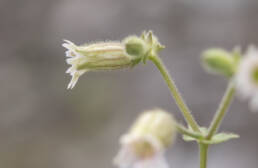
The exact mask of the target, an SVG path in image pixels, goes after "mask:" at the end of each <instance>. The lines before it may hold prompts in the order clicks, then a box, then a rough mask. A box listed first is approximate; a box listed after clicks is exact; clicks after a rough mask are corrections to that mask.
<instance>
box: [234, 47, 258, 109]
mask: <svg viewBox="0 0 258 168" xmlns="http://www.w3.org/2000/svg"><path fill="white" fill-rule="evenodd" d="M236 83H237V85H236V86H237V89H238V92H239V93H240V95H241V97H243V98H244V99H250V102H249V106H250V108H251V110H252V111H257V110H258V49H257V48H256V47H254V46H250V47H249V48H248V50H247V52H246V54H245V55H244V58H243V59H242V60H241V62H240V65H239V68H238V72H237V74H236Z"/></svg>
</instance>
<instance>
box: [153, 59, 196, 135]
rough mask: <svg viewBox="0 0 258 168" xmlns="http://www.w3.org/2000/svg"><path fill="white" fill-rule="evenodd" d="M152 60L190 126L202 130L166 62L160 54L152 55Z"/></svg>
mask: <svg viewBox="0 0 258 168" xmlns="http://www.w3.org/2000/svg"><path fill="white" fill-rule="evenodd" d="M150 60H151V61H152V62H153V63H154V64H155V65H156V67H157V68H158V69H159V71H160V72H161V74H162V76H163V78H164V80H165V82H166V83H167V85H168V88H169V90H170V92H171V94H172V96H173V97H174V99H175V101H176V103H177V105H178V107H179V109H180V110H181V112H182V114H183V116H184V118H185V120H186V121H187V123H188V124H189V125H190V127H191V128H192V129H193V130H194V131H196V132H200V129H199V126H198V124H197V122H196V121H195V119H194V118H193V116H192V114H191V112H190V110H189V108H188V107H187V105H186V104H185V102H184V100H183V98H182V96H181V95H180V93H179V91H178V89H177V87H176V85H175V82H174V81H173V79H172V78H171V76H170V75H169V73H168V70H167V68H166V66H165V65H164V63H163V62H162V60H161V59H160V58H159V57H158V56H151V57H150Z"/></svg>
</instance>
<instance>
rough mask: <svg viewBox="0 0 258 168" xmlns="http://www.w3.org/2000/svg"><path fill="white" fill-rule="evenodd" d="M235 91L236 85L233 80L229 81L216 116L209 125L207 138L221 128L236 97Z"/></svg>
mask: <svg viewBox="0 0 258 168" xmlns="http://www.w3.org/2000/svg"><path fill="white" fill-rule="evenodd" d="M234 93H235V85H234V83H233V82H232V81H231V82H230V83H229V85H228V88H227V90H226V93H225V95H224V97H223V99H222V101H221V103H220V105H219V108H218V110H217V112H216V114H215V116H214V117H213V120H212V122H211V125H210V127H209V131H208V134H207V136H206V138H207V139H211V138H212V136H213V135H214V134H215V133H216V131H217V129H218V128H219V126H220V124H221V121H222V120H223V118H224V116H225V114H226V112H227V109H228V108H229V106H230V103H231V101H232V99H233V97H234Z"/></svg>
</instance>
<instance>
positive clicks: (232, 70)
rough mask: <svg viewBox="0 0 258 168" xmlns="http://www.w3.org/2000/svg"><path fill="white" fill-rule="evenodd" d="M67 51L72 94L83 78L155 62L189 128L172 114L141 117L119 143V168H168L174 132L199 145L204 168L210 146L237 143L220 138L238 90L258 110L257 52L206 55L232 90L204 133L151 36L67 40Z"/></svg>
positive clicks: (210, 66) (205, 62) (217, 51)
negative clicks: (90, 41) (85, 42)
mask: <svg viewBox="0 0 258 168" xmlns="http://www.w3.org/2000/svg"><path fill="white" fill-rule="evenodd" d="M63 46H64V47H65V48H67V49H68V51H67V52H66V56H67V57H68V58H67V63H68V64H70V65H71V67H70V68H69V69H68V70H67V73H70V74H71V75H72V80H71V82H70V83H69V85H68V88H73V87H74V85H75V84H76V82H77V80H78V78H79V76H81V75H82V74H83V73H85V72H87V71H95V70H113V69H120V68H126V67H133V66H135V65H137V64H138V63H140V62H143V63H146V61H147V60H150V61H152V62H153V63H154V65H156V67H157V69H158V70H159V71H160V73H161V75H162V76H163V78H164V81H165V82H166V84H167V85H168V88H169V90H170V92H171V95H172V96H173V98H174V100H175V102H176V104H177V106H178V108H179V109H180V111H181V112H182V115H183V116H184V118H185V120H186V122H187V127H185V126H183V125H181V124H179V123H177V122H176V121H175V120H174V118H173V116H172V115H171V114H169V113H167V112H165V111H163V110H160V109H155V110H151V111H148V112H145V113H143V114H142V115H140V117H139V118H138V119H137V121H136V122H135V123H134V125H133V126H132V128H131V130H130V131H129V133H127V134H125V135H124V136H122V138H121V141H120V143H121V150H120V151H119V153H118V155H117V156H116V158H115V164H116V165H118V166H120V167H121V168H130V167H132V168H154V167H155V168H156V167H159V168H167V167H168V164H167V162H166V160H165V158H164V154H163V153H164V151H165V149H167V147H168V146H169V145H171V144H172V142H173V140H174V137H175V130H176V131H177V132H179V133H180V134H182V137H183V139H184V140H185V141H187V142H188V141H196V142H197V143H198V144H199V150H200V152H199V154H200V168H206V165H207V154H208V148H209V147H210V146H211V145H213V144H218V143H222V142H225V141H228V140H230V139H233V138H238V137H239V136H238V135H237V134H233V133H223V132H222V133H217V130H218V129H219V127H220V125H221V122H222V120H223V118H224V116H225V114H226V112H227V110H228V108H229V106H230V103H231V101H232V99H233V97H234V94H235V90H236V89H237V91H238V92H239V93H240V96H241V97H244V98H250V100H251V102H250V107H251V109H252V110H258V50H257V48H255V47H254V46H251V47H249V49H248V50H247V52H246V53H245V54H241V52H240V50H239V49H238V48H235V49H234V50H233V51H225V50H223V49H220V48H213V49H208V50H206V51H205V52H203V55H202V65H203V67H204V68H205V70H207V72H209V73H212V74H217V75H221V76H224V77H226V79H227V80H228V87H227V89H226V91H225V94H224V96H223V98H222V100H221V103H220V105H219V106H218V109H217V111H216V113H215V115H214V117H213V119H212V122H211V124H210V126H209V127H208V128H206V127H200V126H199V125H198V123H197V122H196V120H195V119H194V117H193V116H192V114H191V111H190V110H189V108H188V106H187V105H186V103H185V101H184V100H183V98H182V96H181V94H180V92H179V91H178V89H177V87H176V85H175V82H174V81H173V79H172V77H171V76H170V74H169V73H168V70H167V68H166V67H165V65H164V63H163V62H162V60H161V59H160V58H159V56H158V53H159V51H161V50H162V49H164V46H163V45H161V44H160V43H159V41H158V38H157V37H156V36H154V35H153V34H152V32H151V31H149V32H143V33H142V35H141V36H140V37H138V36H129V37H127V38H125V39H124V40H123V41H122V42H100V43H95V44H89V45H81V46H76V45H75V44H73V43H72V42H70V41H68V40H66V41H65V43H64V44H63ZM242 55H243V56H242Z"/></svg>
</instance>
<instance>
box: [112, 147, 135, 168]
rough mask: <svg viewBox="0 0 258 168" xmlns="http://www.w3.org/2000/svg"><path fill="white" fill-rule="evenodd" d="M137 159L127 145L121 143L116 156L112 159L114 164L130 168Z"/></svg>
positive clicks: (121, 167) (122, 167)
mask: <svg viewBox="0 0 258 168" xmlns="http://www.w3.org/2000/svg"><path fill="white" fill-rule="evenodd" d="M137 160H138V158H137V157H136V155H135V154H134V153H133V151H132V149H131V148H130V146H129V145H122V147H121V149H120V150H119V152H118V154H117V156H116V157H115V159H114V164H115V165H117V166H118V167H120V168H132V166H133V165H134V164H135V162H136V161H137Z"/></svg>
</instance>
